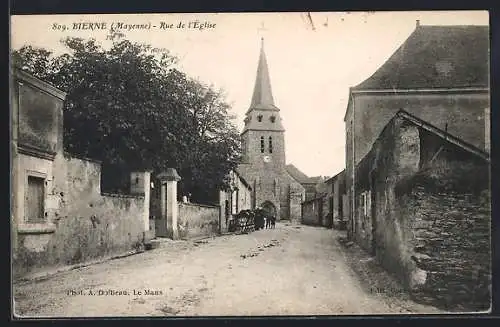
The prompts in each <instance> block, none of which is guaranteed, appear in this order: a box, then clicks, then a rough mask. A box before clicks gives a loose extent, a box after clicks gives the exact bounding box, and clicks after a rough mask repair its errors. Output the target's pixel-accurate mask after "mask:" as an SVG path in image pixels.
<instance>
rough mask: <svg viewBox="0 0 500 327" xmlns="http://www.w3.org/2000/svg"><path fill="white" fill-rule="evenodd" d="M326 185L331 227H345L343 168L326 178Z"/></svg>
mask: <svg viewBox="0 0 500 327" xmlns="http://www.w3.org/2000/svg"><path fill="white" fill-rule="evenodd" d="M325 183H326V184H327V185H328V189H329V194H328V211H329V213H331V215H332V217H331V220H332V227H333V228H335V229H341V230H343V229H345V226H346V221H347V219H346V218H347V217H346V215H345V212H344V201H343V200H344V198H345V170H342V171H341V172H340V173H338V174H336V175H334V176H333V177H331V178H329V179H327V180H326V181H325Z"/></svg>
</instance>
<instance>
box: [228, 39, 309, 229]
mask: <svg viewBox="0 0 500 327" xmlns="http://www.w3.org/2000/svg"><path fill="white" fill-rule="evenodd" d="M241 141H242V145H243V160H242V162H241V164H240V165H239V166H238V169H237V170H238V172H239V173H240V174H241V175H242V176H243V178H244V179H245V180H246V181H248V182H249V183H250V185H251V187H252V190H253V191H252V207H258V206H260V207H263V208H264V209H265V210H267V211H268V212H269V213H270V214H272V215H275V216H276V217H277V219H278V220H282V219H290V220H292V221H300V217H301V203H302V200H303V198H304V187H303V186H302V185H301V184H300V183H299V182H298V181H296V180H295V179H294V178H293V177H292V176H290V174H289V173H288V172H287V170H286V156H285V129H284V127H283V124H282V121H281V116H280V109H279V108H278V107H277V106H275V104H274V99H273V95H272V91H271V82H270V78H269V71H268V66H267V61H266V56H265V53H264V43H263V42H262V47H261V51H260V57H259V63H258V67H257V77H256V81H255V88H254V92H253V96H252V101H251V104H250V108H249V109H248V111H247V112H246V117H245V126H244V128H243V131H242V133H241Z"/></svg>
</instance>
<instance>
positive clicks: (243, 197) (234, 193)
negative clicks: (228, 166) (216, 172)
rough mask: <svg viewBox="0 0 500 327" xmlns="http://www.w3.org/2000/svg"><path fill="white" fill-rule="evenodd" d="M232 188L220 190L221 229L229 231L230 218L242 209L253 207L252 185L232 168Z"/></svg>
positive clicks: (230, 176) (230, 175)
mask: <svg viewBox="0 0 500 327" xmlns="http://www.w3.org/2000/svg"><path fill="white" fill-rule="evenodd" d="M229 178H230V185H231V187H230V189H229V190H227V191H220V195H219V205H220V207H221V210H222V211H223V214H222V217H223V219H222V221H221V231H224V232H225V231H227V227H228V223H229V220H230V219H232V217H233V215H235V214H237V213H238V212H240V211H241V210H249V209H253V207H252V186H251V185H250V184H249V183H248V182H247V181H246V180H245V179H244V178H243V177H242V176H241V174H240V173H238V172H237V171H236V170H232V171H231V172H230V173H229Z"/></svg>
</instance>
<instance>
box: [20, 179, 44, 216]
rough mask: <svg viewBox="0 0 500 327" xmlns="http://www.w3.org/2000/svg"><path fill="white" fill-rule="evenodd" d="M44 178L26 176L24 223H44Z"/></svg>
mask: <svg viewBox="0 0 500 327" xmlns="http://www.w3.org/2000/svg"><path fill="white" fill-rule="evenodd" d="M44 202H45V178H43V177H38V176H31V175H29V176H28V185H27V188H26V202H25V221H26V222H27V223H43V222H45V204H44Z"/></svg>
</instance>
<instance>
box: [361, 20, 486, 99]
mask: <svg viewBox="0 0 500 327" xmlns="http://www.w3.org/2000/svg"><path fill="white" fill-rule="evenodd" d="M488 63H489V28H488V26H417V28H416V29H415V31H414V32H413V33H412V34H411V35H410V36H409V37H408V39H407V40H406V41H405V42H404V43H403V44H402V45H401V46H400V47H399V49H398V50H396V52H395V53H394V54H393V55H392V56H391V57H390V58H389V59H388V60H387V61H386V62H385V63H384V64H383V65H382V66H381V67H380V68H379V69H378V70H377V71H376V72H375V73H374V74H373V75H372V76H371V77H369V78H368V79H366V80H365V81H364V82H362V83H360V84H359V85H357V86H355V87H353V88H351V89H352V90H390V89H399V90H401V89H430V88H462V87H470V88H472V87H478V88H483V87H488V86H489V64H488Z"/></svg>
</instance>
